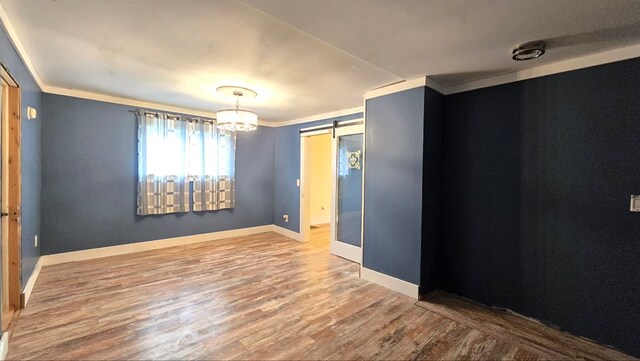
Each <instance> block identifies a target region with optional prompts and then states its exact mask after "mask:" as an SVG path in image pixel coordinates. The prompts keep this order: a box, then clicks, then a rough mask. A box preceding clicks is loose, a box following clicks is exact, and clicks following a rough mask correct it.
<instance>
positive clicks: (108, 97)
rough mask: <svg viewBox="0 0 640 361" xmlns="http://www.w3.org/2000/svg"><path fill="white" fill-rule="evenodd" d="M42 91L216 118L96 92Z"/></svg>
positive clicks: (50, 87)
mask: <svg viewBox="0 0 640 361" xmlns="http://www.w3.org/2000/svg"><path fill="white" fill-rule="evenodd" d="M42 91H43V92H44V93H49V94H55V95H64V96H68V97H73V98H80V99H87V100H96V101H100V102H105V103H113V104H119V105H129V106H132V107H139V108H147V109H153V110H161V111H166V112H174V113H182V114H189V115H197V116H201V117H208V118H215V117H216V113H215V112H210V111H205V110H196V109H190V108H183V107H177V106H173V105H168V104H162V103H154V102H147V101H143V100H136V99H129V98H123V97H118V96H114V95H105V94H101V93H94V92H89V91H84V90H77V89H66V88H58V87H52V86H45V87H44V89H43V90H42Z"/></svg>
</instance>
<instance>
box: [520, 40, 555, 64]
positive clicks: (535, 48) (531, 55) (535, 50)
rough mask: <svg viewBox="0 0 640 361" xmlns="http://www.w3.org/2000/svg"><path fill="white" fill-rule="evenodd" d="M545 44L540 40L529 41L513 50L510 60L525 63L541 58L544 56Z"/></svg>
mask: <svg viewBox="0 0 640 361" xmlns="http://www.w3.org/2000/svg"><path fill="white" fill-rule="evenodd" d="M546 45H547V44H546V43H545V42H544V41H542V40H537V41H530V42H528V43H524V44H520V45H518V46H516V47H515V48H513V51H512V52H511V53H512V57H511V59H513V60H515V61H525V60H531V59H536V58H539V57H541V56H542V55H543V54H544V51H545V47H546Z"/></svg>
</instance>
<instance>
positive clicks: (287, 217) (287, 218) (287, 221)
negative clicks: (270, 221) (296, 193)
mask: <svg viewBox="0 0 640 361" xmlns="http://www.w3.org/2000/svg"><path fill="white" fill-rule="evenodd" d="M282 219H284V223H289V215H288V214H283V215H282Z"/></svg>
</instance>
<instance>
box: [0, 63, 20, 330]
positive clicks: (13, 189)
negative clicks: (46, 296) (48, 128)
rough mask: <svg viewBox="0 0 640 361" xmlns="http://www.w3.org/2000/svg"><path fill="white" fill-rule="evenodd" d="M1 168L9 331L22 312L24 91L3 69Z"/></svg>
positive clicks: (1, 230)
mask: <svg viewBox="0 0 640 361" xmlns="http://www.w3.org/2000/svg"><path fill="white" fill-rule="evenodd" d="M1 68H2V69H1V70H2V72H1V77H0V78H1V79H0V80H1V82H2V90H1V94H2V95H1V100H2V102H1V113H2V122H1V123H2V126H1V127H0V132H1V136H0V153H1V154H2V157H1V158H2V166H1V167H0V170H1V176H0V183H1V187H0V188H1V189H2V191H1V193H0V203H1V209H2V217H1V226H0V233H1V238H2V299H1V301H2V307H1V309H2V331H3V332H4V331H6V330H7V328H8V327H9V323H10V322H11V320H12V318H13V314H14V312H15V311H17V310H19V309H20V308H21V300H20V299H21V298H20V293H21V289H22V287H21V276H20V272H21V261H20V260H21V258H20V251H21V250H20V239H21V232H22V230H21V226H20V213H21V206H20V202H21V199H22V194H21V160H20V141H21V133H20V131H21V128H20V119H21V116H20V111H21V108H20V102H21V100H20V87H19V85H18V84H17V83H16V81H15V80H14V79H13V77H11V75H10V73H9V72H8V71H7V70H6V68H5V67H4V66H2V67H1Z"/></svg>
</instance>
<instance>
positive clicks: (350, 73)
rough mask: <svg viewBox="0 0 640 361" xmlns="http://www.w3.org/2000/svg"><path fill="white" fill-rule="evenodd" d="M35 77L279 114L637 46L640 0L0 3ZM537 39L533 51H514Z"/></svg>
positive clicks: (302, 113) (184, 103)
mask: <svg viewBox="0 0 640 361" xmlns="http://www.w3.org/2000/svg"><path fill="white" fill-rule="evenodd" d="M0 2H1V3H2V6H3V7H4V10H5V11H6V13H7V15H8V17H9V20H10V21H11V24H12V25H13V27H14V28H15V31H16V34H17V35H18V38H19V40H20V42H21V43H22V45H23V46H24V48H25V50H26V53H27V54H28V56H29V58H30V60H31V61H32V63H33V66H34V68H35V70H36V72H37V73H38V75H39V77H40V78H41V79H42V81H43V83H44V84H46V85H47V86H50V87H57V88H66V89H75V90H82V91H88V92H94V93H100V94H106V95H112V96H119V97H124V98H129V99H136V100H142V101H148V102H155V103H161V104H167V105H172V106H180V107H184V108H190V109H194V110H202V111H215V110H216V109H219V108H223V107H228V106H229V105H231V104H232V103H233V100H229V99H225V98H224V97H220V96H219V95H218V94H216V92H215V88H216V87H218V86H221V85H242V86H246V87H249V88H252V89H254V90H256V91H257V92H258V93H259V96H258V97H257V98H256V99H255V100H252V101H246V102H245V103H244V104H245V105H246V107H247V108H250V109H252V110H255V111H256V112H258V114H259V115H260V117H261V119H262V120H265V121H286V120H290V119H295V118H300V117H306V116H310V115H313V114H319V113H325V112H330V111H335V110H338V109H344V108H349V107H353V106H358V105H361V104H362V96H363V93H364V92H365V91H367V90H370V89H374V88H377V87H380V86H383V85H386V84H389V83H394V82H398V81H401V80H406V79H412V78H416V77H419V76H424V75H429V76H431V77H433V78H434V79H435V80H436V81H438V82H439V83H440V84H442V85H445V86H448V85H454V84H460V83H465V82H469V81H474V80H478V79H483V78H487V77H490V76H494V75H498V74H505V73H509V72H513V71H517V70H523V69H527V68H531V67H536V66H540V65H544V64H548V63H553V62H557V61H561V60H566V59H570V58H575V57H579V56H583V55H587V54H591V53H595V52H600V51H605V50H609V49H613V48H619V47H624V46H629V45H634V44H638V43H640V1H638V0H554V1H552V0H527V1H525V0H456V1H451V0H402V1H397V0H316V1H313V0H244V1H236V0H181V1H175V0H0ZM537 39H545V40H547V42H548V51H547V54H546V55H545V56H544V57H542V58H541V59H538V60H534V61H530V62H522V63H516V62H514V61H512V60H511V58H510V52H511V48H512V47H513V46H514V45H516V44H518V43H521V42H525V41H530V40H537Z"/></svg>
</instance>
